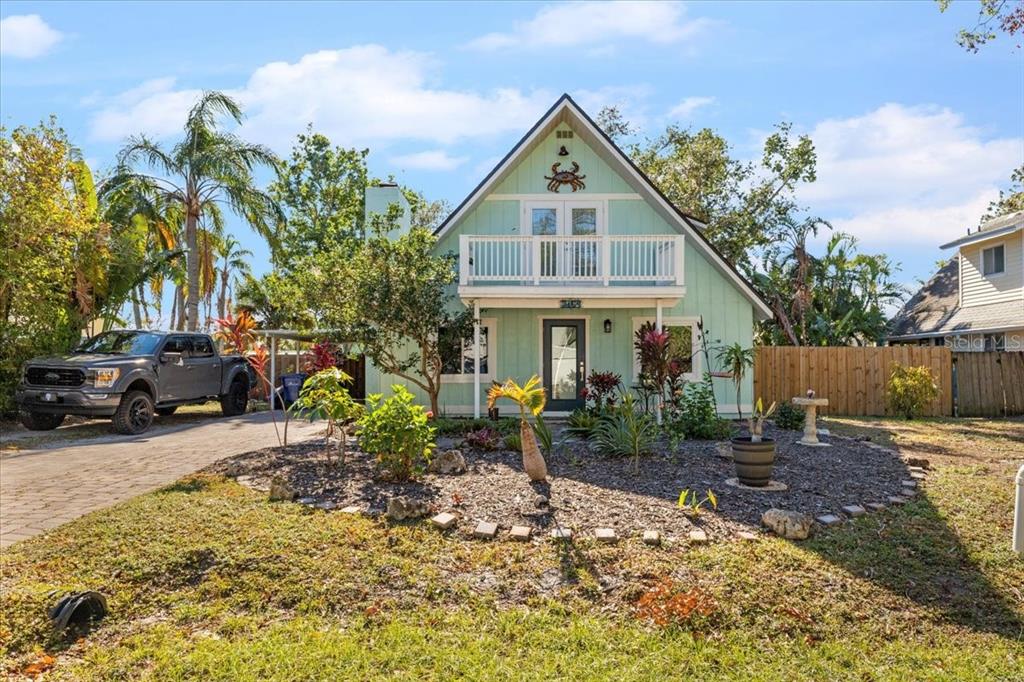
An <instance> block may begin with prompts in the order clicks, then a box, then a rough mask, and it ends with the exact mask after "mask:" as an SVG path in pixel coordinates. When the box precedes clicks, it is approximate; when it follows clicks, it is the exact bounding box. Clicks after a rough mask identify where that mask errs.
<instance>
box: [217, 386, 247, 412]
mask: <svg viewBox="0 0 1024 682" xmlns="http://www.w3.org/2000/svg"><path fill="white" fill-rule="evenodd" d="M248 406H249V382H248V381H246V379H245V377H241V376H239V377H235V379H234V380H233V381H232V382H231V386H229V387H228V392H227V393H225V394H224V395H222V396H221V397H220V411H221V413H222V414H223V415H224V416H225V417H237V416H238V415H240V414H245V408H246V407H248Z"/></svg>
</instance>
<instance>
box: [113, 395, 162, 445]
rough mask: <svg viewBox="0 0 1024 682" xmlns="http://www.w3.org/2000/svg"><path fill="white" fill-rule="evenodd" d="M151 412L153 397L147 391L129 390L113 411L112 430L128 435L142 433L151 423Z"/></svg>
mask: <svg viewBox="0 0 1024 682" xmlns="http://www.w3.org/2000/svg"><path fill="white" fill-rule="evenodd" d="M153 412H154V410H153V399H152V398H150V397H149V394H148V393H146V392H145V391H129V392H128V393H126V394H125V395H124V397H123V398H121V404H120V405H118V406H117V412H115V413H114V418H113V420H112V421H113V423H114V430H115V431H117V432H118V433H124V434H128V435H134V434H136V433H142V432H143V431H145V430H146V429H148V428H149V425H150V424H152V423H153Z"/></svg>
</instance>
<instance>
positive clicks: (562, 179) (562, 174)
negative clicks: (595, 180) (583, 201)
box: [544, 161, 587, 192]
mask: <svg viewBox="0 0 1024 682" xmlns="http://www.w3.org/2000/svg"><path fill="white" fill-rule="evenodd" d="M561 165H562V164H561V162H559V163H555V164H552V166H551V175H550V176H548V175H545V176H544V179H545V180H550V181H551V182H549V183H548V191H549V192H557V191H558V189H559V187H561V186H562V185H569V186H570V187H572V191H573V192H575V191H576V190H578V189H586V188H587V186H586V185H585V184H583V179H584V178H585V177H587V176H586V175H577V173H579V170H580V165H579V164H578V163H576V162H575V161H573V162H572V170H564V171H560V170H558V167H559V166H561Z"/></svg>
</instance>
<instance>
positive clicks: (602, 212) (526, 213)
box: [519, 199, 608, 237]
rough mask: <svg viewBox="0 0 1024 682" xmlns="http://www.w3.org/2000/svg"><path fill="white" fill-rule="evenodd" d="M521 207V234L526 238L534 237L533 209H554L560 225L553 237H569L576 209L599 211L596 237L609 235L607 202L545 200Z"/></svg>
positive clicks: (527, 203)
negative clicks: (573, 212) (571, 217)
mask: <svg viewBox="0 0 1024 682" xmlns="http://www.w3.org/2000/svg"><path fill="white" fill-rule="evenodd" d="M520 206H521V207H522V208H521V210H520V220H519V234H522V235H524V236H532V235H533V221H532V220H531V217H532V215H533V209H535V208H553V209H555V210H556V215H557V216H558V225H557V227H556V228H555V229H556V232H555V234H554V235H553V236H557V237H564V236H569V235H570V233H571V232H572V227H571V226H570V224H569V214H570V213H571V212H572V209H574V208H593V209H596V211H597V233H596V235H595V236H603V235H606V234H608V224H607V221H606V220H605V216H606V215H607V213H608V211H607V202H604V201H600V200H593V199H544V200H543V201H523V202H521V204H520Z"/></svg>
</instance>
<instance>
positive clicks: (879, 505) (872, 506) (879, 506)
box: [864, 502, 886, 512]
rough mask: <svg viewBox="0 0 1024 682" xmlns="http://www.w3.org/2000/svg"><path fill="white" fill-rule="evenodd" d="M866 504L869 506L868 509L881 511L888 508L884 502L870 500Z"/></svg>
mask: <svg viewBox="0 0 1024 682" xmlns="http://www.w3.org/2000/svg"><path fill="white" fill-rule="evenodd" d="M864 506H865V507H867V508H868V511H873V512H880V511H884V510H885V509H886V505H885V504H883V503H882V502H868V503H867V504H866V505H864Z"/></svg>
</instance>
